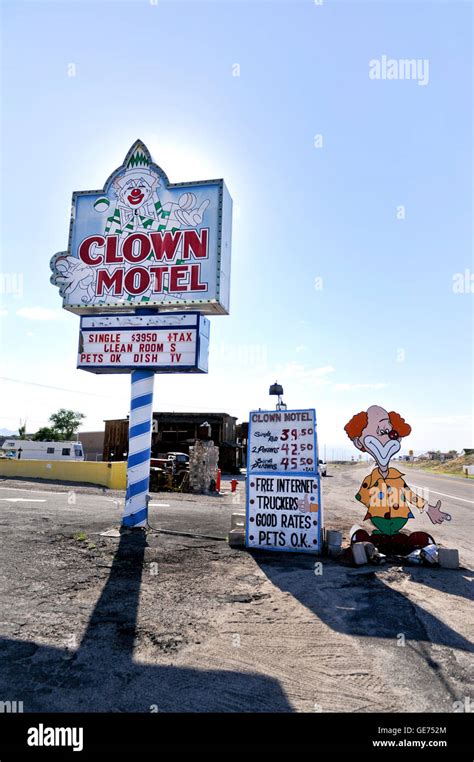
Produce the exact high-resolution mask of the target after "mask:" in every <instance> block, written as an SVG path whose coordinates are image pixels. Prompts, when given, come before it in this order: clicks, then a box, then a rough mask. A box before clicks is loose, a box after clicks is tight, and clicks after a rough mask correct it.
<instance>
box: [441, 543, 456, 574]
mask: <svg viewBox="0 0 474 762" xmlns="http://www.w3.org/2000/svg"><path fill="white" fill-rule="evenodd" d="M438 563H439V565H440V566H441V567H442V568H443V569H459V552H458V551H457V549H456V548H438Z"/></svg>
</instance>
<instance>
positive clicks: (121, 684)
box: [0, 466, 473, 712]
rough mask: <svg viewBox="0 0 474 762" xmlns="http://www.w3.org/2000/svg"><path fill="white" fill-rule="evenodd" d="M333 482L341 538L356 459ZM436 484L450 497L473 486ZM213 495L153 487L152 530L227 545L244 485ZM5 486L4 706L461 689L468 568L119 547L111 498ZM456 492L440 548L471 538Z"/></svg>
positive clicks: (422, 700) (329, 487) (0, 684)
mask: <svg viewBox="0 0 474 762" xmlns="http://www.w3.org/2000/svg"><path fill="white" fill-rule="evenodd" d="M330 473H332V474H333V475H332V477H328V478H327V479H325V480H324V493H325V509H326V523H327V526H329V527H331V526H340V527H341V528H342V529H343V530H344V532H345V533H346V534H347V533H348V529H349V527H350V526H351V524H353V523H355V522H361V520H362V518H363V516H362V515H361V506H360V504H359V503H358V502H357V501H356V500H355V499H354V497H353V496H354V494H355V492H357V488H358V486H359V484H360V481H361V480H362V478H363V476H364V467H362V468H360V467H359V466H354V467H346V468H341V467H338V468H335V467H331V468H330ZM409 476H410V479H408V482H409V483H410V484H412V483H413V484H414V483H417V484H418V483H419V484H420V485H421V484H422V482H421V479H422V478H423V477H418V474H416V475H415V473H413V474H412V473H410V475H409ZM415 477H416V482H415ZM428 478H431V480H432V479H433V477H428ZM435 479H438V481H435V482H434V484H435V487H439V490H438V491H441V492H446V494H451V492H452V491H453V492H454V489H456V490H464V489H466V488H468V489H469V488H470V485H469V486H468V485H466V486H464V485H463V484H460V485H459V487H458V486H456V487H455V488H454V487H453V488H451V484H450V485H449V488H448V486H447V487H445V486H444V485H445V481H444V480H443V481H441V480H439V477H435ZM456 484H457V483H456ZM440 485H443V486H442V488H441V486H440ZM224 486H225V488H226V490H227V491H226V493H225V494H224V495H223V496H222V497H220V498H209V497H197V496H191V495H188V496H179V495H169V494H166V493H161V494H159V495H156V496H154V498H153V501H152V502H153V505H152V507H151V515H150V520H151V522H152V524H153V525H155V526H161V527H165V528H168V529H175V530H178V529H181V530H184V531H188V532H189V531H190V532H196V533H201V534H206V535H215V536H221V535H224V534H226V533H227V531H228V528H229V525H230V515H231V513H232V511H234V510H236V509H243V508H244V491H243V484H242V482H241V483H240V485H239V490H238V493H237V495H235V496H233V495H231V494H230V492H229V491H228V488H229V484H228V483H225V485H224ZM12 487H13V485H11V484H7V483H6V482H5V481H2V482H1V483H0V542H1V546H2V553H1V556H0V578H1V585H0V612H1V613H0V620H1V621H0V699H3V698H9V697H10V698H12V697H13V698H17V699H18V700H22V701H24V706H25V711H64V710H70V711H87V710H89V711H105V710H112V711H144V712H147V711H150V707H152V706H153V707H157V709H158V710H159V711H163V712H167V711H179V710H183V711H265V712H268V711H282V712H288V711H303V712H314V711H323V712H326V711H327V712H333V711H347V712H371V711H374V709H377V710H379V711H385V712H403V711H419V712H435V711H452V710H453V703H454V702H455V701H463V700H464V698H465V697H466V696H472V695H473V693H472V691H473V688H472V657H471V653H472V644H471V642H470V640H469V637H470V632H471V627H470V621H471V619H470V600H471V599H472V580H473V575H472V574H471V573H470V572H468V571H467V570H466V568H464V569H463V570H459V571H449V570H443V569H425V568H419V567H401V566H397V565H391V566H388V567H386V568H383V567H364V568H362V569H354V568H351V567H347V566H343V565H341V564H340V563H338V562H336V561H332V560H329V559H323V564H322V567H321V568H320V571H321V572H322V573H315V572H316V571H317V568H315V561H316V559H315V558H314V557H308V556H302V555H296V554H295V555H293V554H282V555H280V554H277V553H273V554H272V553H261V552H260V553H259V552H256V553H248V552H246V551H239V550H233V549H231V548H229V547H228V545H227V543H226V542H222V541H217V540H209V539H199V538H190V537H179V536H170V535H162V534H148V536H147V542H146V544H145V543H143V542H140V541H137V540H134V539H133V538H132V539H131V538H130V536H128V538H127V535H125V536H123V537H122V539H121V540H120V542H119V540H118V539H114V538H112V537H104V536H102V535H101V532H102V531H104V530H106V529H108V528H110V527H112V526H114V525H115V526H117V525H118V523H119V520H120V513H121V505H120V504H119V502H117V501H120V500H121V499H122V496H121V495H110V494H104V492H103V491H102V490H90V489H89V490H77V491H74V492H72V491H71V492H67V491H64V492H62V493H58V492H57V491H56V488H54V489H53V488H52V487H50V486H49V485H45V486H40V485H32V486H30V487H28V485H26V484H16V485H14V487H15V488H12ZM463 496H464V492H463V493H462V494H461V493H460V492H457V498H456V499H457V501H458V502H456V503H455V504H454V502H453V505H452V506H451V504H450V511H451V510H452V513H453V521H452V522H451V524H450V525H449V526H447V525H446V526H445V525H443V526H442V527H436V530H435V531H436V538H437V539H438V540H439V541H441V539H440V538H442V537H443V538H445V539H446V543H447V544H452V542H454V538H455V537H457V536H461V537H462V536H464V533H466V532H467V527H466V522H467V520H468V519H469V518H470V511H471V506H470V504H468V503H462V502H461V501H460V500H459V497H463ZM450 499H452V498H446V500H450ZM467 499H468V498H467ZM39 501H44V502H39ZM445 507H447V505H445ZM415 521H416V522H423V523H422V524H421V526H422V527H423V528H427V527H426V524H425V522H427V521H428V520H427V518H426V517H418V518H417V519H416V520H415ZM414 523H415V522H414ZM448 532H451V535H448ZM443 542H444V539H443ZM466 549H467V544H466ZM464 555H465V554H464ZM463 563H464V566H465V567H466V566H467V563H466V560H465V558H463Z"/></svg>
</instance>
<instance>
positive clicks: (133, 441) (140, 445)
mask: <svg viewBox="0 0 474 762" xmlns="http://www.w3.org/2000/svg"><path fill="white" fill-rule="evenodd" d="M154 377H155V373H154V371H152V370H134V371H132V373H131V380H132V383H131V387H132V391H131V403H130V419H129V429H128V461H127V492H126V496H125V510H124V514H123V518H122V526H125V527H144V526H146V524H147V521H148V490H149V487H150V457H151V434H152V431H151V429H152V422H153V380H154Z"/></svg>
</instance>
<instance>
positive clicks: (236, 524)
mask: <svg viewBox="0 0 474 762" xmlns="http://www.w3.org/2000/svg"><path fill="white" fill-rule="evenodd" d="M240 527H245V513H233V514H232V516H231V519H230V528H231V529H237V528H240Z"/></svg>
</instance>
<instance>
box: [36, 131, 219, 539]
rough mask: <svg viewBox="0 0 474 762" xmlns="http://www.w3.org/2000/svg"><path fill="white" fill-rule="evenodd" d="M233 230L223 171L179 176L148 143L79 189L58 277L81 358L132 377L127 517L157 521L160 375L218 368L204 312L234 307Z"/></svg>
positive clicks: (91, 367)
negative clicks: (155, 427) (152, 512)
mask: <svg viewBox="0 0 474 762" xmlns="http://www.w3.org/2000/svg"><path fill="white" fill-rule="evenodd" d="M231 227H232V200H231V197H230V195H229V192H228V190H227V188H226V186H225V183H224V181H223V180H199V181H195V182H189V183H170V181H169V180H168V177H167V176H166V174H165V172H164V171H163V170H162V169H161V167H159V166H158V165H157V164H155V163H154V162H153V160H152V158H151V156H150V153H149V151H148V149H147V147H146V146H145V144H144V143H143V142H142V141H141V140H137V141H135V143H134V144H133V145H132V147H131V148H130V150H129V151H128V153H127V155H126V156H125V159H124V162H123V164H122V165H121V166H120V167H118V169H116V170H115V171H114V172H112V174H111V175H110V176H109V178H108V179H107V180H106V182H105V185H104V187H103V188H102V189H100V190H93V191H75V192H74V193H73V196H72V207H71V220H70V225H69V241H68V247H67V250H66V251H61V252H58V253H57V254H55V255H54V256H53V257H52V259H51V263H50V266H51V270H52V275H51V283H52V284H53V285H55V286H57V287H58V288H59V293H60V295H61V297H62V300H63V308H64V309H66V310H69V311H70V312H74V313H76V314H77V315H80V316H81V324H80V331H79V345H78V355H77V367H78V368H80V369H81V370H87V371H89V372H92V373H130V375H131V389H132V391H131V405H130V420H129V448H128V462H127V492H126V498H125V510H124V515H123V518H122V524H123V525H125V526H132V527H140V526H145V525H146V524H147V521H148V488H149V477H150V457H151V430H152V417H153V381H154V375H155V373H207V370H208V349H209V320H208V319H207V317H205V315H212V314H215V315H227V314H228V313H229V297H230V256H231Z"/></svg>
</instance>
